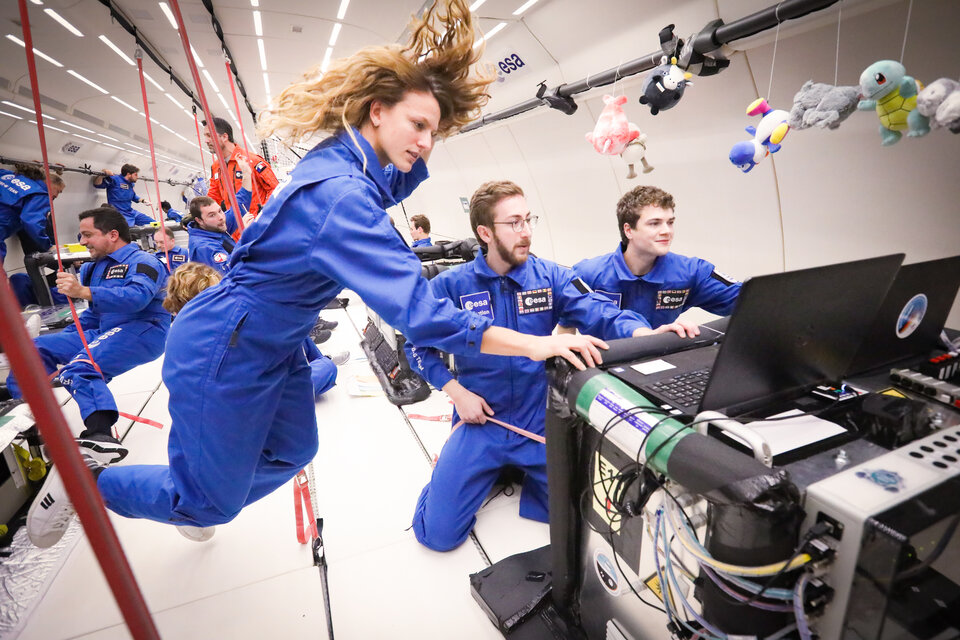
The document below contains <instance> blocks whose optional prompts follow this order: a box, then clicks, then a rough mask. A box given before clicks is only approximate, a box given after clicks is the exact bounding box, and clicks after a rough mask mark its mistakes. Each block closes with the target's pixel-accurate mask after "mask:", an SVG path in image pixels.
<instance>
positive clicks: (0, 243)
mask: <svg viewBox="0 0 960 640" xmlns="http://www.w3.org/2000/svg"><path fill="white" fill-rule="evenodd" d="M15 169H16V171H9V170H7V169H0V264H3V259H4V258H5V257H6V255H7V242H6V241H7V238H9V237H10V236H13V235H15V234H17V233H19V232H25V233H26V235H27V237H28V238H29V239H30V240H31V241H32V243H33V244H34V246H33V247H31V248H32V249H33V250H34V251H46V250H47V249H49V248H50V245H51V244H52V242H53V239H52V236H51V235H50V233H49V231H48V224H47V223H48V214H49V213H50V200H51V197H48V195H47V183H46V181H45V179H44V174H43V170H42V169H40V168H39V167H35V166H33V165H27V164H17V165H15ZM50 183H51V185H52V186H53V193H51V194H50V196H52V199H54V200H56V198H57V196H59V195H60V194H61V193H63V190H64V188H65V185H64V183H63V178H61V177H60V176H59V175H57V174H56V173H53V174H51V175H50ZM24 253H30V251H28V250H27V248H26V247H25V248H24Z"/></svg>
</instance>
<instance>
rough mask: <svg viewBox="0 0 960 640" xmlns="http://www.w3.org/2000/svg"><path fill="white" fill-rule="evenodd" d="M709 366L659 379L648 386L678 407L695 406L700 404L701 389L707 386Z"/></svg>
mask: <svg viewBox="0 0 960 640" xmlns="http://www.w3.org/2000/svg"><path fill="white" fill-rule="evenodd" d="M710 369H711V367H705V368H703V369H697V370H696V371H688V372H687V373H681V374H678V375H675V376H673V377H672V378H667V379H666V380H661V381H660V382H656V383H654V384H652V385H650V388H651V389H653V390H654V391H656V392H657V393H658V394H659V395H661V396H662V397H664V398H665V399H666V400H668V401H669V402H671V403H672V404H675V405H676V406H679V407H695V406H697V405H698V404H700V399H701V398H703V390H704V389H706V388H707V380H709V379H710Z"/></svg>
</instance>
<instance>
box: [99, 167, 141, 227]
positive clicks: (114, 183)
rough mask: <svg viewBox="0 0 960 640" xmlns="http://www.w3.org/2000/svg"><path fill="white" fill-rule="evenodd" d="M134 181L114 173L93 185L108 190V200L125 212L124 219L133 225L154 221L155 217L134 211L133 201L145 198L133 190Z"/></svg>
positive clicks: (118, 209) (117, 208) (138, 225)
mask: <svg viewBox="0 0 960 640" xmlns="http://www.w3.org/2000/svg"><path fill="white" fill-rule="evenodd" d="M133 185H134V183H132V182H129V181H127V180H126V179H124V177H123V176H118V175H112V176H104V177H103V181H102V182H101V183H100V184H95V185H93V186H94V188H96V189H106V190H107V202H108V203H109V204H110V206H111V207H113V208H114V209H116V210H117V211H119V212H120V213H121V214H123V218H124V220H126V221H127V224H128V225H130V226H131V227H140V226H143V225H146V224H150V223H151V222H153V218H151V217H150V216H148V215H146V214H145V213H141V212H139V211H134V209H133V207H131V206H130V203H131V202H143V198H141V197H140V196H138V195H137V194H136V192H135V191H134V190H133Z"/></svg>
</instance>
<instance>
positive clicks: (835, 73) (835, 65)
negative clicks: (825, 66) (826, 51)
mask: <svg viewBox="0 0 960 640" xmlns="http://www.w3.org/2000/svg"><path fill="white" fill-rule="evenodd" d="M837 6H838V7H839V12H838V13H837V57H836V59H835V60H834V62H833V86H837V79H838V78H839V77H840V22H841V20H842V19H843V0H840V3H839V4H838V5H837Z"/></svg>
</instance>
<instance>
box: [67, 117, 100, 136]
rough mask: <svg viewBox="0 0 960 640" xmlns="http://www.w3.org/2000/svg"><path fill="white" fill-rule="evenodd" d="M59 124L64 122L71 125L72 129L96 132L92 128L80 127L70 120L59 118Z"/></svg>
mask: <svg viewBox="0 0 960 640" xmlns="http://www.w3.org/2000/svg"><path fill="white" fill-rule="evenodd" d="M60 123H61V124H65V125H67V126H68V127H73V128H74V129H80V131H86V132H87V133H96V131H94V130H93V129H87V128H86V127H81V126H80V125H78V124H73V123H72V122H67V121H66V120H61V121H60Z"/></svg>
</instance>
